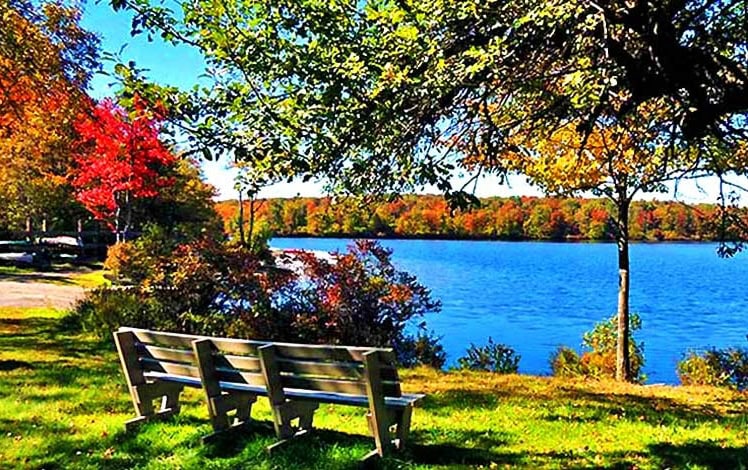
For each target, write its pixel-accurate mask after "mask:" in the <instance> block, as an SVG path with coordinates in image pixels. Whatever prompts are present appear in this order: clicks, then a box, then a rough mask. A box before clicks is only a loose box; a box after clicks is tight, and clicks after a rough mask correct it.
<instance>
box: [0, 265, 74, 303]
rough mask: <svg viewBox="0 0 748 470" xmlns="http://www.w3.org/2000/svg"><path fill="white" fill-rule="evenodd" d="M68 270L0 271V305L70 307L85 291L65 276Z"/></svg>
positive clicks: (68, 276)
mask: <svg viewBox="0 0 748 470" xmlns="http://www.w3.org/2000/svg"><path fill="white" fill-rule="evenodd" d="M70 274H71V273H67V272H52V273H35V274H21V275H0V307H24V308H28V307H53V308H59V309H66V308H70V307H72V306H73V305H74V304H75V302H76V301H77V300H78V299H80V298H82V297H83V295H84V292H85V291H84V289H83V288H82V287H80V286H77V285H75V284H74V283H73V282H71V281H70V280H69V278H70Z"/></svg>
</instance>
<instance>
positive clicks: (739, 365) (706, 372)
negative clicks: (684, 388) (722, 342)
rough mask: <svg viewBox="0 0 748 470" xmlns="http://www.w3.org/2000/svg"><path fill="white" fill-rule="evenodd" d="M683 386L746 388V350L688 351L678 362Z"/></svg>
mask: <svg viewBox="0 0 748 470" xmlns="http://www.w3.org/2000/svg"><path fill="white" fill-rule="evenodd" d="M677 371H678V377H679V378H680V381H681V383H682V384H683V385H712V386H716V387H729V388H735V389H738V390H745V389H746V388H748V350H747V349H741V348H727V349H710V350H707V351H705V352H703V353H701V354H699V353H697V352H695V351H690V352H689V353H688V354H687V355H686V357H684V358H683V360H681V361H680V362H678V366H677Z"/></svg>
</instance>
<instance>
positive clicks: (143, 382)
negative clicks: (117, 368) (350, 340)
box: [115, 328, 423, 458]
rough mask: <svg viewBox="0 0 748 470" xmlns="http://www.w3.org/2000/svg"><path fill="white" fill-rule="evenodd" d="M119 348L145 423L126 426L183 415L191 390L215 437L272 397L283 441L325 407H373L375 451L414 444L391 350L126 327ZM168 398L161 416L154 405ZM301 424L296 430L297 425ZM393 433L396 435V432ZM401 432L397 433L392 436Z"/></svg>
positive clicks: (409, 405)
mask: <svg viewBox="0 0 748 470" xmlns="http://www.w3.org/2000/svg"><path fill="white" fill-rule="evenodd" d="M115 341H116V343H117V349H118V351H119V353H120V359H121V362H122V367H123V369H124V372H125V376H126V378H127V382H128V386H129V387H130V393H131V395H132V398H133V403H134V404H135V409H136V411H137V413H138V417H136V418H134V419H132V420H129V421H128V422H127V423H126V427H128V429H129V428H132V427H133V426H135V425H137V424H139V423H142V422H145V421H148V420H150V419H153V418H162V417H168V416H171V415H173V414H175V413H178V412H179V403H178V401H179V394H180V393H181V391H182V390H183V388H184V387H194V388H202V389H203V390H204V392H205V395H206V399H207V403H208V412H209V415H210V419H211V423H212V424H213V429H214V434H212V435H211V436H206V437H207V438H210V437H212V436H214V435H216V434H218V433H221V432H224V431H226V430H228V429H230V428H232V427H235V426H242V425H244V424H246V423H248V422H249V421H250V411H251V405H252V403H254V402H255V401H256V399H257V397H258V396H267V397H268V399H269V401H270V405H271V409H272V412H273V425H274V428H275V432H276V434H277V436H278V438H279V439H280V442H278V443H276V444H274V445H272V446H270V447H269V448H268V449H269V450H272V449H273V448H275V447H276V446H277V445H279V444H282V443H283V442H285V441H287V440H288V439H290V438H292V437H295V436H299V435H302V434H305V433H307V432H308V431H310V430H311V429H312V422H313V418H314V411H315V410H316V409H317V408H318V406H319V404H320V403H331V404H341V405H351V406H359V407H365V408H368V413H367V419H368V423H369V429H370V431H371V433H372V435H373V436H374V439H375V442H376V449H375V450H374V451H372V452H371V453H370V454H369V455H367V458H368V457H370V456H373V455H385V454H386V453H388V452H389V451H390V450H392V448H397V449H399V448H402V446H403V445H404V443H405V441H406V440H407V438H408V432H409V429H410V419H411V414H412V410H413V405H414V404H415V403H416V402H417V401H418V400H420V399H421V398H423V395H408V394H403V393H402V390H401V387H400V380H399V378H398V374H397V368H396V365H395V355H394V353H393V352H392V350H390V349H382V348H369V347H349V346H316V345H305V344H290V343H275V342H266V341H251V340H238V339H229V338H212V337H204V336H192V335H183V334H176V333H164V332H156V331H149V330H140V329H133V328H121V329H120V330H119V331H118V332H116V333H115ZM156 399H161V407H160V409H158V410H156V409H155V407H154V405H153V402H154V400H156ZM294 423H295V424H294ZM393 428H394V429H393ZM393 430H394V435H393Z"/></svg>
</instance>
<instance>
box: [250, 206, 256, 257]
mask: <svg viewBox="0 0 748 470" xmlns="http://www.w3.org/2000/svg"><path fill="white" fill-rule="evenodd" d="M254 231H255V198H254V196H253V195H250V196H249V249H250V250H251V249H252V248H253V241H254Z"/></svg>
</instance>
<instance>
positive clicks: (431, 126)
mask: <svg viewBox="0 0 748 470" xmlns="http://www.w3.org/2000/svg"><path fill="white" fill-rule="evenodd" d="M112 3H113V5H114V7H115V8H129V9H131V10H132V11H133V12H135V14H136V20H135V22H134V30H142V29H146V30H149V31H151V32H152V31H154V30H156V31H158V32H160V33H161V34H162V35H163V36H164V37H165V38H166V39H168V40H172V41H174V42H177V43H184V44H190V45H193V46H195V47H197V48H198V49H199V50H200V51H201V52H202V53H203V54H204V55H205V57H206V60H207V62H208V64H209V67H210V70H213V71H214V74H213V80H214V82H215V83H213V84H211V85H210V86H206V87H204V88H202V89H200V90H198V91H197V92H195V93H191V94H190V93H187V94H180V93H176V92H175V90H171V89H166V90H164V89H162V90H158V89H157V88H154V87H148V86H147V85H145V84H143V83H142V82H141V81H140V80H138V75H137V74H136V73H134V71H132V70H129V71H125V70H124V69H123V77H124V79H125V82H126V83H127V85H128V87H129V88H130V89H131V90H135V91H138V92H140V93H151V94H154V95H158V96H162V97H165V98H168V101H169V103H170V104H171V106H172V108H173V109H174V110H175V111H176V114H177V115H181V116H182V118H183V120H182V122H181V125H183V126H184V127H185V128H186V129H188V130H189V131H190V132H191V133H192V135H193V136H195V137H196V138H197V139H198V141H199V142H200V143H201V144H202V146H203V148H204V150H206V152H207V151H210V150H213V151H214V152H215V153H219V154H220V153H228V154H231V155H237V156H238V157H239V158H242V159H246V160H247V161H249V162H251V164H252V165H253V166H256V167H257V168H258V169H260V170H261V171H264V172H268V173H272V174H275V175H277V176H279V177H283V178H287V177H290V176H292V175H294V174H300V175H305V176H308V177H311V176H318V175H321V176H325V177H327V178H329V180H330V181H331V182H332V186H333V187H334V189H337V190H339V191H343V192H369V193H382V192H388V191H393V190H394V191H397V192H402V191H407V190H410V189H413V188H418V187H420V186H421V185H423V184H435V185H436V186H437V187H438V188H439V190H441V191H443V192H444V193H445V194H447V196H449V197H451V198H452V199H453V201H455V202H457V203H459V202H465V199H466V198H467V196H466V195H465V193H464V192H462V191H460V189H461V188H453V187H452V185H451V183H450V178H451V176H452V170H453V169H454V167H455V166H456V164H457V161H459V158H460V157H461V155H464V154H465V153H467V154H471V153H475V152H476V150H477V149H483V150H486V149H488V150H489V151H488V152H484V153H486V154H490V153H494V154H496V153H498V152H500V151H501V150H502V149H504V148H505V147H506V145H507V141H506V137H507V134H508V133H509V131H511V130H512V129H514V128H516V127H517V126H522V127H524V128H525V129H533V128H553V127H556V126H558V125H563V124H564V123H566V122H570V121H574V122H575V123H577V125H578V126H579V127H580V130H582V131H583V132H591V131H592V129H593V128H594V126H595V125H596V123H597V122H598V121H599V119H600V118H601V117H603V116H612V117H614V118H616V119H626V118H627V117H628V116H629V115H632V114H636V110H637V109H638V107H639V106H640V105H641V104H643V103H646V102H648V101H650V100H653V99H665V100H668V101H669V102H671V104H672V105H671V106H670V110H671V112H672V116H670V117H669V118H668V120H669V121H670V122H675V123H677V124H678V125H677V126H674V127H672V128H671V129H667V130H663V132H666V133H667V134H669V135H668V138H669V139H670V140H671V141H673V142H677V141H678V140H689V141H692V142H700V141H701V139H705V138H718V139H723V140H728V141H730V140H734V139H735V138H736V137H737V136H740V135H741V134H742V131H743V130H744V126H743V123H744V122H745V118H746V112H747V111H748V70H747V69H748V67H747V65H748V64H747V62H748V60H747V59H746V56H745V53H744V51H745V48H746V44H747V43H748V32H746V28H745V27H744V17H745V11H746V1H745V0H663V1H658V2H652V1H645V0H626V1H624V0H605V1H597V2H593V1H588V0H549V1H543V2H538V1H535V0H508V1H500V0H488V1H485V0H405V1H399V2H387V1H381V0H364V1H353V0H343V1H337V2H331V1H329V2H325V1H317V0H301V1H288V0H282V1H277V0H272V1H271V0H258V1H252V2H238V1H232V0H227V1H225V2H219V3H216V2H211V1H197V2H191V3H184V4H183V5H182V7H183V13H182V11H180V12H179V14H174V13H173V12H171V11H170V10H169V9H168V8H166V7H163V6H161V4H160V3H157V2H155V1H153V2H151V1H150V0H113V2H112ZM611 101H617V102H619V104H618V105H616V106H615V107H612V106H611V105H610V103H611ZM582 143H584V140H582ZM457 144H459V145H457ZM486 165H487V168H490V169H491V170H492V171H497V172H503V171H504V170H505V169H504V168H502V167H501V166H500V165H491V164H490V162H487V163H486Z"/></svg>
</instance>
